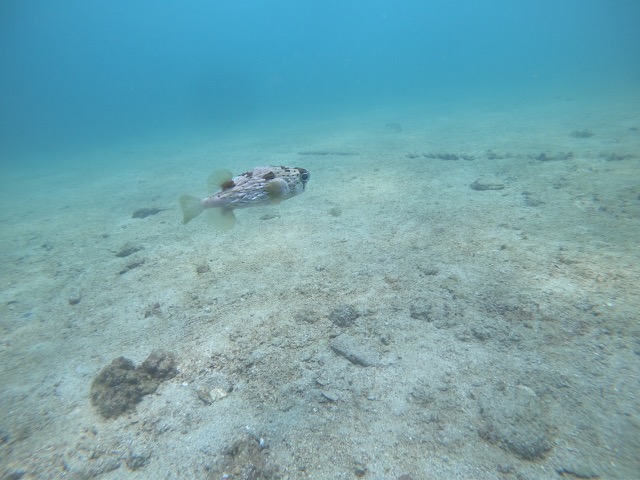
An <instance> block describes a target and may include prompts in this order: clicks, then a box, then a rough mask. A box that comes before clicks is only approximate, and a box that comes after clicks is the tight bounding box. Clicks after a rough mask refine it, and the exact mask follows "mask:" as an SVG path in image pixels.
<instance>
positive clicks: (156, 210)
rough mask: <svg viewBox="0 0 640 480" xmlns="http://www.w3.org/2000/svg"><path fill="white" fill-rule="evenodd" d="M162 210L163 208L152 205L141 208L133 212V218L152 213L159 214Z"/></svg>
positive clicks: (143, 216)
mask: <svg viewBox="0 0 640 480" xmlns="http://www.w3.org/2000/svg"><path fill="white" fill-rule="evenodd" d="M161 211H162V209H161V208H157V207H150V208H140V209H138V210H136V211H135V212H133V214H132V215H131V218H147V217H149V216H151V215H157V214H158V213H160V212H161Z"/></svg>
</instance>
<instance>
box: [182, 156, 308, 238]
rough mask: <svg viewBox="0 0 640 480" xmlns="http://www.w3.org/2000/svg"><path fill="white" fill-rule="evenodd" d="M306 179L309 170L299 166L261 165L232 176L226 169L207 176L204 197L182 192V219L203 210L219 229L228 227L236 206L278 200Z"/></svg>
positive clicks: (300, 188)
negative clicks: (208, 188) (210, 193)
mask: <svg viewBox="0 0 640 480" xmlns="http://www.w3.org/2000/svg"><path fill="white" fill-rule="evenodd" d="M308 181H309V172H308V171H307V170H305V169H304V168H299V167H284V166H279V167H277V166H273V165H268V166H263V167H256V168H254V169H253V170H249V171H248V172H245V173H243V174H242V175H238V176H237V177H233V174H232V173H231V172H230V171H229V170H220V171H217V172H214V173H212V174H211V176H209V180H208V182H207V183H208V184H209V187H210V189H211V190H212V191H215V190H219V191H218V192H216V193H214V194H213V195H211V196H209V197H206V198H202V199H200V198H197V197H193V196H191V195H182V196H181V197H180V199H179V201H180V207H181V208H182V215H183V219H182V223H187V222H189V221H191V220H193V219H194V218H195V217H197V216H198V215H200V213H202V212H203V211H204V210H207V213H208V217H209V222H210V223H211V224H213V225H214V226H216V227H218V228H219V229H221V230H228V229H230V228H232V227H233V225H234V224H235V222H236V218H235V215H234V213H233V211H234V210H235V209H236V208H248V207H257V206H261V205H270V204H274V203H279V202H281V201H282V200H286V199H288V198H291V197H294V196H296V195H298V194H300V193H302V192H303V191H304V189H305V186H306V185H307V182H308Z"/></svg>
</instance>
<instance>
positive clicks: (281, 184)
mask: <svg viewBox="0 0 640 480" xmlns="http://www.w3.org/2000/svg"><path fill="white" fill-rule="evenodd" d="M265 190H266V191H267V196H268V197H269V200H270V201H271V203H280V202H281V201H282V200H284V199H285V198H286V196H287V194H288V193H289V184H288V183H287V182H285V181H284V179H283V178H276V179H274V180H270V181H269V182H268V183H267V185H266V187H265Z"/></svg>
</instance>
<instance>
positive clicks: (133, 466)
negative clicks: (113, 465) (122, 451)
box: [124, 453, 149, 471]
mask: <svg viewBox="0 0 640 480" xmlns="http://www.w3.org/2000/svg"><path fill="white" fill-rule="evenodd" d="M147 463H149V457H148V456H146V455H136V454H134V453H132V454H131V455H129V457H127V458H126V459H125V461H124V464H125V465H126V466H127V468H128V469H129V470H133V471H135V470H139V469H141V468H142V467H144V466H145V465H146V464H147Z"/></svg>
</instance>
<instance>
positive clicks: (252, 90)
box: [0, 0, 640, 164]
mask: <svg viewBox="0 0 640 480" xmlns="http://www.w3.org/2000/svg"><path fill="white" fill-rule="evenodd" d="M639 19H640V5H638V3H637V2H635V1H633V0H619V1H615V2H607V1H597V0H587V1H584V0H583V1H579V0H568V1H564V2H553V1H539V2H518V1H507V0H505V1H489V2H476V1H459V2H451V1H425V2H412V1H404V2H400V3H395V2H388V1H347V2H344V1H327V2H297V1H276V2H268V3H266V2H261V1H241V2H232V1H220V2H214V3H211V2H205V1H191V2H187V3H186V4H178V3H175V2H145V1H139V2H133V3H132V4H125V3H123V2H92V3H87V2H80V1H66V2H63V3H62V4H60V3H51V2H40V1H34V2H28V3H25V2H19V1H13V0H7V1H4V2H2V6H0V63H1V64H2V70H1V72H0V100H1V107H0V137H1V138H2V142H1V146H0V149H1V150H0V155H1V156H2V158H3V163H5V164H6V162H7V161H11V160H12V159H20V158H29V157H30V156H31V157H33V155H35V154H38V153H42V152H48V154H49V155H51V153H53V152H65V151H68V150H69V149H85V148H93V147H96V146H98V147H99V146H103V145H105V144H106V145H113V144H117V143H122V142H135V141H136V138H140V137H150V136H151V137H154V136H166V135H175V134H176V132H182V131H185V130H186V131H193V130H199V129H206V130H207V131H208V132H209V133H210V134H212V135H215V134H216V133H217V132H223V131H224V129H229V128H240V129H242V128H246V126H247V124H252V123H256V122H258V123H260V122H262V123H264V122H266V123H269V124H273V123H274V122H276V123H280V122H282V123H283V125H284V126H285V127H286V126H287V125H288V124H290V123H299V122H304V121H308V120H309V119H312V118H332V117H339V116H342V115H345V114H348V115H352V114H353V113H357V112H358V111H359V110H361V111H366V110H367V109H370V108H386V107H393V108H398V107H402V106H406V105H412V106H416V105H422V106H424V108H430V107H431V106H432V105H433V104H434V103H436V104H444V105H445V106H446V105H450V104H462V105H465V104H473V103H476V102H478V101H482V100H483V99H484V100H487V99H488V100H500V101H504V102H507V103H508V102H510V101H516V102H517V101H520V100H521V99H522V98H530V99H532V100H534V101H535V99H537V98H541V97H544V96H549V95H566V94H571V92H575V93H578V92H586V93H594V92H602V91H603V90H605V91H620V90H625V89H628V90H634V89H637V85H638V81H639V80H638V78H639V76H640V62H639V61H638V59H639V58H640V33H638V28H637V24H638V20H639ZM575 93H574V94H575Z"/></svg>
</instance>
